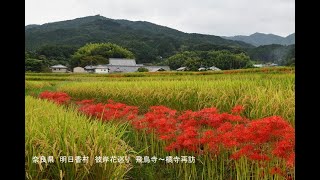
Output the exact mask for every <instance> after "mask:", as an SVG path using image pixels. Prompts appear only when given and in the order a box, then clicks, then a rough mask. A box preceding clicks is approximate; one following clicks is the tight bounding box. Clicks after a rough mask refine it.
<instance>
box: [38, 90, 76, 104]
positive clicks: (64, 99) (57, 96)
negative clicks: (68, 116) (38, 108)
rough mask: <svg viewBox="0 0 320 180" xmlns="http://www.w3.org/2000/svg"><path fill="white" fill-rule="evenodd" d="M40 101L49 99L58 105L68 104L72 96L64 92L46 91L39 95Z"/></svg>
mask: <svg viewBox="0 0 320 180" xmlns="http://www.w3.org/2000/svg"><path fill="white" fill-rule="evenodd" d="M39 98H40V99H47V100H50V101H53V102H55V103H57V104H66V103H68V102H69V101H70V99H71V98H70V96H69V95H68V94H67V93H64V92H50V91H44V92H42V93H40V95H39Z"/></svg>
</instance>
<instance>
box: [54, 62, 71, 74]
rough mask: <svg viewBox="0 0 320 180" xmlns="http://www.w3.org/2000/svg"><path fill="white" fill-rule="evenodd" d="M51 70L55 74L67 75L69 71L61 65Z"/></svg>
mask: <svg viewBox="0 0 320 180" xmlns="http://www.w3.org/2000/svg"><path fill="white" fill-rule="evenodd" d="M50 69H51V70H52V72H53V73H66V72H67V71H68V70H67V69H68V67H66V66H64V65H61V64H58V65H54V66H51V67H50Z"/></svg>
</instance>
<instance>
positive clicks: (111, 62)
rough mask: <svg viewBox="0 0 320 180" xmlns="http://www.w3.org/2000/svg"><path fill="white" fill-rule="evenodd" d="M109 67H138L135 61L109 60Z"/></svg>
mask: <svg viewBox="0 0 320 180" xmlns="http://www.w3.org/2000/svg"><path fill="white" fill-rule="evenodd" d="M109 65H118V66H119V65H123V66H136V65H137V64H136V60H135V59H124V58H109Z"/></svg>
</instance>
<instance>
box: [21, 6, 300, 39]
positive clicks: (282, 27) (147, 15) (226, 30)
mask: <svg viewBox="0 0 320 180" xmlns="http://www.w3.org/2000/svg"><path fill="white" fill-rule="evenodd" d="M25 2H26V7H25V8H26V9H25V10H26V19H25V21H26V24H43V23H47V22H55V21H62V20H68V19H74V18H77V17H84V16H89V15H96V14H100V15H102V16H105V17H108V18H112V19H128V20H133V21H136V20H142V21H149V22H153V23H155V24H159V25H163V26H168V27H171V28H174V29H178V30H180V31H183V32H189V33H203V34H213V35H221V36H224V35H225V36H232V35H249V34H252V33H255V32H262V33H274V34H278V35H281V36H286V35H288V34H290V33H292V32H294V31H295V1H294V0H197V1H196V0H134V1H133V0H67V1H66V0H54V1H52V0H26V1H25Z"/></svg>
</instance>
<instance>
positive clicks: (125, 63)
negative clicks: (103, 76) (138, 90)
mask: <svg viewBox="0 0 320 180" xmlns="http://www.w3.org/2000/svg"><path fill="white" fill-rule="evenodd" d="M140 67H144V68H147V69H148V70H149V71H150V72H155V71H160V70H166V71H169V70H170V68H169V66H145V65H143V64H137V63H136V60H135V59H124V58H110V59H109V64H106V65H98V66H86V67H84V69H85V71H87V72H91V73H121V72H124V73H126V72H136V71H138V69H139V68H140Z"/></svg>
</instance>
